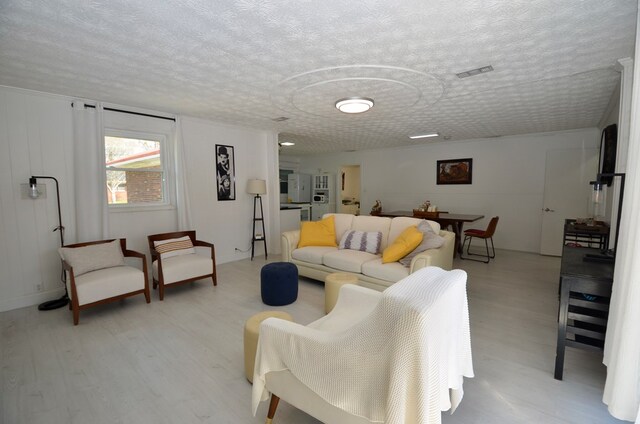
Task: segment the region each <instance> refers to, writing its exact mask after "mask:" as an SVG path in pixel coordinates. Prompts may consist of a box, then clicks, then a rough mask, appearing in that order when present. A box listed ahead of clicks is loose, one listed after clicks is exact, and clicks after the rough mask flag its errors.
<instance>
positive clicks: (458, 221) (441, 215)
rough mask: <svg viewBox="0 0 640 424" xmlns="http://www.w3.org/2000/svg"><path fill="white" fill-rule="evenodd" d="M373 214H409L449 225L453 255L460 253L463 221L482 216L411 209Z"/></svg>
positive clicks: (394, 215) (389, 215) (390, 215)
mask: <svg viewBox="0 0 640 424" xmlns="http://www.w3.org/2000/svg"><path fill="white" fill-rule="evenodd" d="M375 216H386V217H389V218H395V217H398V216H409V217H415V218H424V219H428V220H431V221H435V222H437V223H438V224H440V227H441V228H443V229H446V228H448V227H451V229H452V230H453V233H454V234H455V236H456V241H455V249H453V257H454V258H455V257H456V253H457V254H459V255H460V254H462V227H463V226H464V223H465V222H474V221H478V220H480V219H482V218H484V215H473V214H460V213H449V212H434V213H429V214H428V215H423V214H420V215H416V214H415V213H414V212H413V211H392V212H380V213H379V214H376V215H375Z"/></svg>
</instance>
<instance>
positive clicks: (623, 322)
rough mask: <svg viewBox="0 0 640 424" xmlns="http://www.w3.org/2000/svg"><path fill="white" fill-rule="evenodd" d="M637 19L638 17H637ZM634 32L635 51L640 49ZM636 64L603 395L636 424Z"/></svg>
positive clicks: (639, 280)
mask: <svg viewBox="0 0 640 424" xmlns="http://www.w3.org/2000/svg"><path fill="white" fill-rule="evenodd" d="M639 23H640V20H639ZM639 44H640V42H639V40H638V35H636V52H635V53H636V54H635V57H636V58H637V57H638V54H640V45H639ZM639 68H640V67H638V66H635V69H634V72H633V90H632V95H631V117H632V118H631V122H630V128H629V151H628V156H627V166H626V181H625V184H626V185H625V190H624V199H623V205H622V219H621V221H620V235H619V239H618V247H617V254H616V264H615V273H614V277H613V293H612V295H611V306H610V312H609V321H608V326H607V336H606V339H605V346H604V359H603V362H604V364H605V365H606V366H607V381H606V384H605V387H604V396H603V401H604V403H606V404H607V405H608V407H609V412H610V413H611V415H613V416H614V417H616V418H619V419H622V420H627V421H633V420H636V423H638V424H640V420H639V419H638V418H640V417H639V416H638V407H639V405H640V325H639V323H640V172H638V166H637V164H638V163H639V162H640V69H639Z"/></svg>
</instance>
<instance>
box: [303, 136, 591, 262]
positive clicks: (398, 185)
mask: <svg viewBox="0 0 640 424" xmlns="http://www.w3.org/2000/svg"><path fill="white" fill-rule="evenodd" d="M599 135H600V134H599V131H598V129H597V128H591V129H584V130H576V131H567V132H554V133H540V134H528V135H522V136H510V137H500V138H493V139H480V140H466V141H458V142H437V143H433V142H432V143H429V144H426V145H421V146H410V147H405V148H397V149H381V150H370V151H360V152H349V153H336V154H326V155H315V156H302V157H301V161H300V170H301V172H312V173H318V172H330V173H335V174H336V175H339V172H340V166H341V165H342V164H347V163H348V164H360V166H361V178H362V179H361V185H362V188H361V191H362V199H361V206H360V210H361V213H362V214H364V215H366V214H368V213H369V211H370V209H371V207H372V206H373V204H374V202H375V201H376V199H380V200H381V201H382V205H383V210H386V211H393V210H411V209H412V208H414V207H417V206H418V205H420V204H421V203H423V202H424V201H425V200H427V199H428V200H430V201H431V203H432V204H434V205H436V206H438V208H439V209H440V210H446V211H449V212H455V213H469V214H482V215H484V216H485V218H484V219H483V220H482V221H477V222H474V223H473V227H477V228H485V227H486V225H487V224H488V221H489V219H490V218H491V217H492V216H496V215H497V216H500V223H499V225H498V230H497V232H496V236H495V237H494V240H495V244H496V247H498V248H503V249H512V250H522V251H529V252H538V251H539V247H540V229H541V222H542V215H541V209H542V199H543V192H544V174H545V159H546V154H547V151H549V150H553V149H568V148H594V147H596V146H597V145H598V142H599ZM456 158H473V184H471V185H437V184H436V161H437V160H442V159H456ZM466 228H469V226H467V227H466Z"/></svg>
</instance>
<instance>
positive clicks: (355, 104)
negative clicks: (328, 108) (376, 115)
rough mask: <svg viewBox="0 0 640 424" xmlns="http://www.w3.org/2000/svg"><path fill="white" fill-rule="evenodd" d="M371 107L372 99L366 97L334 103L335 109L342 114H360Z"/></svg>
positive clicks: (351, 98) (349, 98) (350, 98)
mask: <svg viewBox="0 0 640 424" xmlns="http://www.w3.org/2000/svg"><path fill="white" fill-rule="evenodd" d="M372 107H373V99H369V98H368V97H348V98H346V99H340V100H338V101H337V102H336V108H337V109H338V110H339V111H340V112H343V113H362V112H366V111H368V110H369V109H371V108H372Z"/></svg>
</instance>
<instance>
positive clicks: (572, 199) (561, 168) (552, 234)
mask: <svg viewBox="0 0 640 424" xmlns="http://www.w3.org/2000/svg"><path fill="white" fill-rule="evenodd" d="M597 170H598V150H597V149H558V150H549V151H548V152H547V161H546V166H545V179H544V195H543V206H542V211H541V213H542V231H541V236H540V253H541V254H543V255H552V256H560V255H561V254H562V233H563V228H564V220H565V219H567V218H586V217H587V209H588V202H589V192H590V190H591V188H592V186H591V185H589V182H590V181H593V180H595V179H596V174H597V173H598V171H597Z"/></svg>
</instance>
